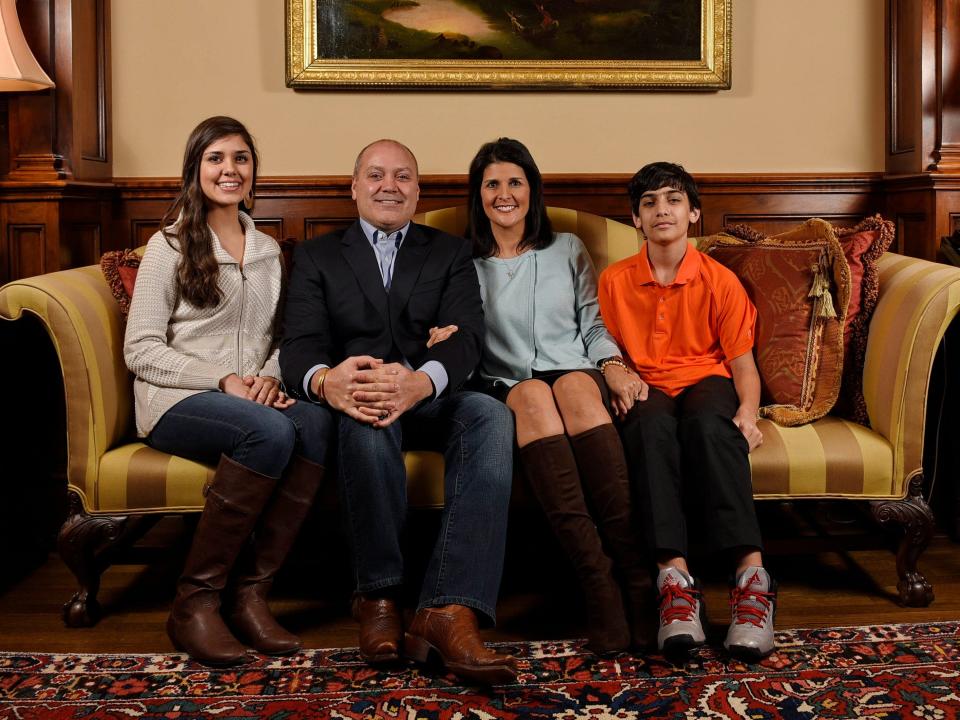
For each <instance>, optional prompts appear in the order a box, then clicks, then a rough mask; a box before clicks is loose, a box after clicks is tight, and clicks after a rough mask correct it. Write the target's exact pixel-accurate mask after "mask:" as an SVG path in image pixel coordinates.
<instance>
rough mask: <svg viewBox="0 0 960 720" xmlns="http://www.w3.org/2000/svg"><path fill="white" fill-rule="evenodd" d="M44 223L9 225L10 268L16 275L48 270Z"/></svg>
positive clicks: (28, 275)
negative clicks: (45, 254)
mask: <svg viewBox="0 0 960 720" xmlns="http://www.w3.org/2000/svg"><path fill="white" fill-rule="evenodd" d="M45 231H46V227H45V226H44V225H21V224H11V225H7V240H8V246H7V248H8V250H7V252H8V253H9V257H10V268H11V272H12V273H13V274H14V277H30V276H31V275H39V274H41V273H43V272H45V270H46V263H45V262H44V249H45V247H46V241H45V238H44V234H45Z"/></svg>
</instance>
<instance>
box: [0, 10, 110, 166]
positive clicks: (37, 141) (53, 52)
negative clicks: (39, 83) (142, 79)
mask: <svg viewBox="0 0 960 720" xmlns="http://www.w3.org/2000/svg"><path fill="white" fill-rule="evenodd" d="M18 12H19V14H20V22H21V25H22V26H23V30H24V35H25V36H26V39H27V43H28V44H29V45H30V47H31V49H32V50H33V53H34V55H35V56H36V58H37V61H38V62H39V63H40V65H41V66H42V67H43V69H44V70H45V71H46V72H47V74H48V75H49V76H50V78H51V79H52V80H53V81H54V82H55V83H56V87H55V88H52V89H50V90H44V91H42V92H36V93H16V94H14V95H12V96H11V97H10V99H9V100H8V115H9V123H8V133H7V139H8V144H9V160H8V163H7V165H8V168H7V169H8V172H7V173H6V175H5V179H6V180H15V181H23V182H43V181H56V180H71V179H77V180H109V179H110V178H111V177H112V175H113V166H112V160H111V157H110V144H111V138H110V0H31V1H30V2H21V3H19V4H18Z"/></svg>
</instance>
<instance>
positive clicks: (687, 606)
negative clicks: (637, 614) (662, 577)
mask: <svg viewBox="0 0 960 720" xmlns="http://www.w3.org/2000/svg"><path fill="white" fill-rule="evenodd" d="M676 600H679V601H680V602H681V603H682V604H680V605H674V601H676ZM699 601H700V591H699V590H695V589H693V588H691V587H686V588H685V587H682V586H681V585H680V583H677V582H673V581H671V580H667V581H666V582H665V583H664V584H663V590H662V591H661V592H660V622H661V623H662V624H663V625H668V624H669V623H672V622H690V621H692V620H693V618H694V614H695V608H696V607H697V603H698V602H699Z"/></svg>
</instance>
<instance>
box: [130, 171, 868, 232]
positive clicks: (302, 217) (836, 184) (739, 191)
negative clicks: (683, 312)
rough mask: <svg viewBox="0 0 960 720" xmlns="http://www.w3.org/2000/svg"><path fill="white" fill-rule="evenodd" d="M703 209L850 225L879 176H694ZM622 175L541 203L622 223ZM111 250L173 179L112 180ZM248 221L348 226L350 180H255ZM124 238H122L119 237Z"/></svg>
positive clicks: (549, 183)
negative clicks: (114, 191) (114, 197)
mask: <svg viewBox="0 0 960 720" xmlns="http://www.w3.org/2000/svg"><path fill="white" fill-rule="evenodd" d="M696 179H697V183H698V185H699V187H700V198H701V202H702V204H703V215H702V219H701V221H700V222H699V223H698V225H697V227H695V228H694V230H693V232H697V233H713V232H717V231H719V230H720V229H721V228H723V226H724V225H727V224H731V223H741V222H748V223H750V224H753V225H755V226H756V227H758V228H759V229H761V230H764V231H770V232H777V231H780V230H782V229H784V228H786V227H790V226H792V225H795V224H796V223H798V222H802V221H803V220H806V219H807V218H810V217H824V218H827V219H829V220H831V221H833V222H836V223H837V224H852V223H855V222H856V221H858V220H859V219H860V218H862V217H864V216H866V215H870V214H872V213H874V212H878V211H879V210H880V209H882V207H883V198H882V192H881V188H880V183H881V182H882V177H881V176H880V175H879V174H836V173H834V174H827V175H812V174H802V175H782V174H777V175H749V176H747V175H718V174H716V175H698V176H697V177H696ZM629 180H630V176H629V175H627V174H623V175H619V174H618V175H560V174H557V175H547V176H545V177H544V192H545V195H546V200H547V204H549V205H557V206H560V207H569V208H574V209H577V210H585V211H587V212H592V213H595V214H597V215H603V216H605V217H610V218H613V219H615V220H620V221H621V222H626V223H629V222H631V220H630V201H629V199H628V197H627V192H626V187H627V182H628V181H629ZM116 184H117V189H118V198H117V202H116V204H115V207H116V215H115V223H114V235H115V237H114V239H113V242H114V246H117V243H121V244H122V245H123V246H124V247H126V246H129V245H130V244H139V243H142V242H143V241H145V240H146V239H147V238H149V236H150V235H152V234H153V233H154V232H155V231H156V229H157V222H158V221H157V218H159V217H161V216H162V215H163V212H164V211H165V210H166V208H167V206H168V205H169V203H170V202H172V200H173V198H174V195H175V194H176V191H177V187H178V181H177V180H175V179H173V178H168V179H164V178H143V179H137V178H124V179H118V180H117V181H116ZM466 200H467V196H466V177H465V176H463V175H431V176H424V177H423V178H421V180H420V203H419V209H420V210H433V209H437V208H443V207H449V206H452V205H460V204H464V203H466ZM253 214H254V217H255V218H256V219H257V220H258V222H261V223H262V222H263V220H267V223H268V224H267V226H266V227H264V231H265V232H268V233H270V234H271V235H274V236H275V237H283V238H292V239H293V240H295V241H300V240H303V239H304V238H308V237H312V236H315V235H322V234H323V233H326V232H329V231H331V230H335V229H337V228H340V227H344V226H345V225H348V224H350V223H351V222H353V220H354V218H355V217H356V207H355V205H354V202H353V200H352V199H351V197H350V178H349V177H346V176H330V177H273V178H262V179H259V180H258V181H257V203H256V208H255V210H254V213H253ZM124 236H125V238H124Z"/></svg>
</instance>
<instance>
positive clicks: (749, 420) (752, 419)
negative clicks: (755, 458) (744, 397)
mask: <svg viewBox="0 0 960 720" xmlns="http://www.w3.org/2000/svg"><path fill="white" fill-rule="evenodd" d="M733 424H734V425H736V426H737V427H738V428H740V432H741V433H743V437H744V438H745V439H746V441H747V446H748V448H749V450H748V452H753V451H754V450H755V449H756V448H757V447H759V446H760V445H761V444H762V443H763V433H762V432H760V428H758V427H757V413H756V412H751V411H749V410H745V409H743V408H741V409H740V410H737V414H736V415H734V416H733Z"/></svg>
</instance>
